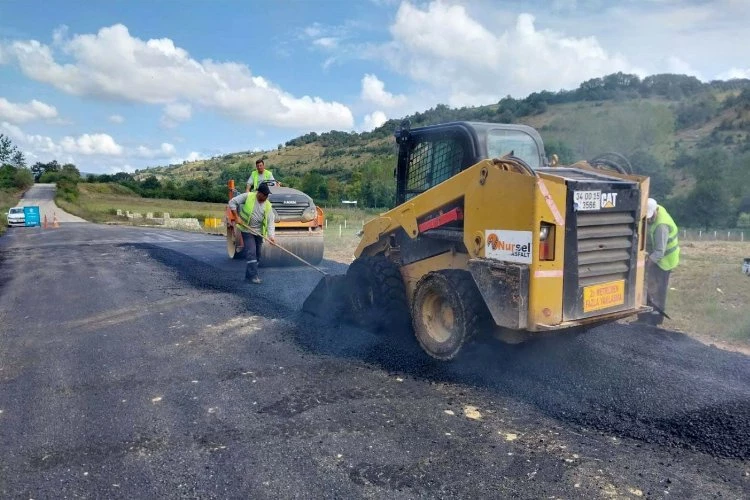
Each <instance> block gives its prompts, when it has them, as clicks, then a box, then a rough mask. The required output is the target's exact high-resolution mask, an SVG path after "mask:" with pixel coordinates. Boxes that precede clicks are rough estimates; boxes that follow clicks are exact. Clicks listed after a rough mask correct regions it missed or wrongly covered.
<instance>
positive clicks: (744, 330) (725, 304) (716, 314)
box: [664, 242, 750, 343]
mask: <svg viewBox="0 0 750 500" xmlns="http://www.w3.org/2000/svg"><path fill="white" fill-rule="evenodd" d="M748 257H750V244H748V243H738V242H691V243H683V244H682V245H681V262H680V265H679V266H678V268H677V269H676V270H675V271H673V272H672V277H671V279H670V284H669V285H670V291H669V295H668V298H667V313H668V314H669V315H670V316H672V318H673V320H672V321H670V320H666V321H665V322H664V326H665V327H667V328H673V329H676V330H680V331H683V332H686V333H692V334H697V335H699V336H703V337H706V338H708V339H712V340H722V341H729V342H737V341H739V342H741V343H750V305H748V301H747V297H748V291H749V289H750V277H748V276H746V275H744V274H742V261H743V259H744V258H748Z"/></svg>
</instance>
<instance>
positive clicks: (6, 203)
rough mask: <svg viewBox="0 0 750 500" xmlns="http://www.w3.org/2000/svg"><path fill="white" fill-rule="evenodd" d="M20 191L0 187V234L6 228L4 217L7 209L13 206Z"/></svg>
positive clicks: (19, 196)
mask: <svg viewBox="0 0 750 500" xmlns="http://www.w3.org/2000/svg"><path fill="white" fill-rule="evenodd" d="M21 193H22V191H18V190H16V189H0V235H1V234H3V233H4V232H5V231H6V230H7V229H8V219H7V217H6V215H7V213H8V209H9V208H10V207H15V206H16V205H17V204H18V200H20V199H21Z"/></svg>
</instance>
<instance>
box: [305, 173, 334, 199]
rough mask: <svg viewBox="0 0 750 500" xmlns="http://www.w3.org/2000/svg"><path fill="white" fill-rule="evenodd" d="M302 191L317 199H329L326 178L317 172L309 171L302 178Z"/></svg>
mask: <svg viewBox="0 0 750 500" xmlns="http://www.w3.org/2000/svg"><path fill="white" fill-rule="evenodd" d="M301 187H302V189H301V190H302V192H304V193H306V194H307V195H308V196H310V197H311V198H312V199H314V200H315V201H326V200H328V185H327V184H326V179H325V177H323V176H322V175H321V174H319V173H317V172H308V173H306V174H305V176H304V177H303V178H302V186H301Z"/></svg>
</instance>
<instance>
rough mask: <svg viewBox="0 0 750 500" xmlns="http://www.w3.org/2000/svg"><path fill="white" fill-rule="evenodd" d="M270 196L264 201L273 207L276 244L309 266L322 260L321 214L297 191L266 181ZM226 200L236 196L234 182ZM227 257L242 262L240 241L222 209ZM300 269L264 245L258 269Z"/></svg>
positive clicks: (231, 216)
mask: <svg viewBox="0 0 750 500" xmlns="http://www.w3.org/2000/svg"><path fill="white" fill-rule="evenodd" d="M268 186H269V188H270V189H271V194H270V195H269V197H268V200H269V201H270V202H271V206H272V207H273V213H274V220H275V223H274V225H275V227H276V242H277V243H278V244H279V245H280V246H282V247H284V248H285V249H287V250H289V251H290V252H292V253H294V254H296V255H298V256H299V257H301V258H302V259H304V260H306V261H307V262H310V263H311V264H319V263H320V262H321V261H322V260H323V249H324V243H323V225H324V215H323V210H322V209H321V208H320V207H319V206H317V205H315V202H314V201H313V199H312V198H311V197H310V196H308V195H306V194H305V193H303V192H302V191H299V190H297V189H293V188H289V187H284V186H279V185H278V183H277V182H275V181H269V182H268ZM228 188H229V198H230V199H231V198H232V197H234V196H237V195H238V194H239V192H238V191H237V190H236V189H235V184H234V179H232V180H230V181H229V182H228ZM225 221H226V235H227V254H228V255H229V258H230V259H240V258H242V250H243V248H242V238H241V237H239V235H237V234H235V231H237V230H236V229H235V224H234V222H235V217H234V214H232V211H231V210H230V209H229V205H227V207H226V216H225ZM299 265H303V264H302V263H301V262H300V261H299V260H297V259H295V258H294V257H292V256H291V255H289V254H288V253H286V252H283V251H281V250H280V249H279V248H277V247H274V246H273V245H269V244H265V245H263V247H262V250H261V257H260V262H259V266H260V267H287V266H299Z"/></svg>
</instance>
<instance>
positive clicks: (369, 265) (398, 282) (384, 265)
mask: <svg viewBox="0 0 750 500" xmlns="http://www.w3.org/2000/svg"><path fill="white" fill-rule="evenodd" d="M346 281H347V291H348V298H347V300H348V302H349V314H350V315H351V319H352V321H353V322H354V323H355V324H357V325H358V326H361V327H363V328H367V329H370V330H374V331H377V332H386V331H395V330H402V329H407V330H408V329H409V327H410V325H411V320H410V317H409V307H408V305H407V301H406V287H405V286H404V280H403V278H402V277H401V272H400V271H399V269H398V266H396V264H394V263H393V262H391V261H390V260H388V259H387V258H386V257H385V256H382V255H375V256H370V257H360V258H358V259H356V260H355V261H354V262H352V263H351V265H350V266H349V269H348V270H347V271H346Z"/></svg>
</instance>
